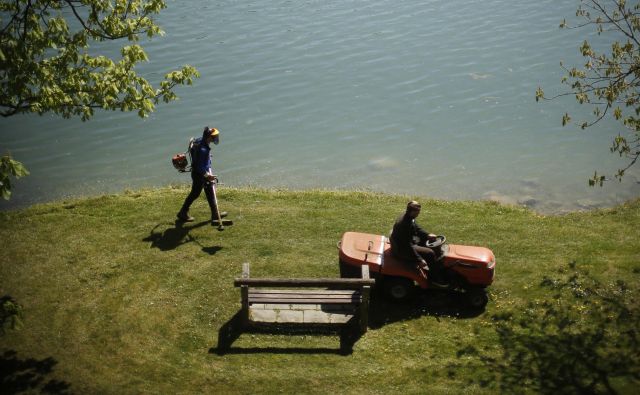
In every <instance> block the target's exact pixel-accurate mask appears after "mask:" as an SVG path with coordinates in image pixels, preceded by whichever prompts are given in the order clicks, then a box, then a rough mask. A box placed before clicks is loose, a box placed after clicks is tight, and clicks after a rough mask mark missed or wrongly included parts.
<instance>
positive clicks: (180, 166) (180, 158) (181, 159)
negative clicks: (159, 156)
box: [171, 153, 189, 173]
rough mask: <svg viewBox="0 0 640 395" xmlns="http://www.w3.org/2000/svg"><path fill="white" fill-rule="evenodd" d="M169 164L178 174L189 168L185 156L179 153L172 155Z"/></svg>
mask: <svg viewBox="0 0 640 395" xmlns="http://www.w3.org/2000/svg"><path fill="white" fill-rule="evenodd" d="M171 163H172V164H173V167H175V168H176V169H177V170H178V171H179V172H180V173H184V172H186V171H187V167H188V166H189V160H187V154H185V153H180V154H175V155H173V158H171Z"/></svg>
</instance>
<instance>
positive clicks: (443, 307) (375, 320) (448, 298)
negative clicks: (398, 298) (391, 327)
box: [369, 290, 484, 329]
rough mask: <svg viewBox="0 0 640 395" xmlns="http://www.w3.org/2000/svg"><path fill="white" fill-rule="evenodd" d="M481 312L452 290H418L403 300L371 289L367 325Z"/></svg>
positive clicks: (381, 325) (472, 315) (374, 325)
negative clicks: (410, 297) (395, 299)
mask: <svg viewBox="0 0 640 395" xmlns="http://www.w3.org/2000/svg"><path fill="white" fill-rule="evenodd" d="M483 312H484V310H481V309H473V308H470V307H468V305H467V301H466V300H465V298H464V295H463V294H461V293H458V292H453V291H444V290H426V291H422V290H420V291H419V292H418V294H417V295H416V296H415V297H414V298H413V299H412V300H411V301H409V302H406V303H397V302H391V301H388V300H387V299H386V298H385V296H384V295H383V294H382V292H375V293H374V294H373V295H372V297H371V304H370V305H369V327H370V328H371V329H378V328H381V327H383V326H384V325H386V324H390V323H393V322H399V321H407V320H413V319H416V318H420V317H423V316H432V317H455V318H463V319H467V318H475V317H478V316H479V315H481V314H482V313H483Z"/></svg>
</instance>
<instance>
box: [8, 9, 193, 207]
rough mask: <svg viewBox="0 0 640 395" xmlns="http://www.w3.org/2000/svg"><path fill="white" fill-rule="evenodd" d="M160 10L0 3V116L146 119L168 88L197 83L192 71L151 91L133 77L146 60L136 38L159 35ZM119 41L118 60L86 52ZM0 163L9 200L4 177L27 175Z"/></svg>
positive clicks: (166, 97)
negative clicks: (130, 115) (109, 113)
mask: <svg viewBox="0 0 640 395" xmlns="http://www.w3.org/2000/svg"><path fill="white" fill-rule="evenodd" d="M165 7H166V4H165V1H163V0H63V1H50V0H0V86H1V89H0V115H2V116H3V117H9V116H12V115H16V114H21V113H37V114H40V115H42V114H44V113H54V114H57V115H61V116H63V117H64V118H69V117H71V116H80V117H81V118H82V120H83V121H86V120H88V119H90V118H91V117H92V116H93V112H94V109H100V108H101V109H105V110H113V111H115V110H121V111H137V112H138V115H139V116H140V117H146V116H148V115H149V114H150V113H151V112H153V111H154V109H155V106H156V104H158V103H159V102H160V101H163V102H165V103H168V102H170V101H173V100H175V99H176V98H177V96H176V94H175V92H174V91H173V89H174V88H175V87H176V86H178V85H191V84H192V82H193V79H194V78H196V77H198V76H199V73H198V71H197V70H196V69H195V68H194V67H193V66H189V65H185V66H183V67H182V68H181V69H180V70H174V71H171V72H169V73H167V74H166V75H165V77H164V80H162V81H161V82H160V83H159V86H158V87H154V86H153V85H152V84H151V83H150V82H149V81H147V80H146V79H145V78H144V77H142V76H140V75H138V74H137V73H136V71H135V70H134V69H135V66H136V65H137V64H138V63H140V62H144V61H147V60H148V57H147V54H146V53H145V51H144V49H143V48H142V46H141V45H140V44H138V42H139V40H140V37H141V36H146V37H148V38H151V37H154V36H157V35H162V34H163V32H162V30H160V27H158V26H157V25H156V24H155V23H154V21H153V16H154V15H156V14H158V13H159V12H160V11H161V10H162V9H164V8H165ZM121 39H122V40H126V41H127V42H128V43H129V45H125V46H123V47H122V48H121V50H120V55H121V59H120V60H117V61H115V60H113V59H111V58H110V57H107V56H104V55H96V54H94V52H96V51H95V49H94V48H92V49H93V51H91V50H90V46H89V44H90V43H91V42H96V43H98V44H99V43H100V42H104V41H112V40H121ZM2 160H3V162H2V166H3V167H2V173H1V174H0V175H1V176H2V178H1V179H0V182H1V184H0V192H1V193H2V196H3V197H4V198H5V199H9V197H10V195H11V185H10V183H9V178H8V176H7V175H6V174H7V171H11V172H12V174H13V175H14V176H16V177H19V176H23V175H26V174H28V172H27V171H26V170H25V169H24V167H23V166H22V164H20V163H19V162H16V161H14V160H12V159H11V158H10V157H8V156H7V157H3V158H2ZM5 166H6V169H9V170H5Z"/></svg>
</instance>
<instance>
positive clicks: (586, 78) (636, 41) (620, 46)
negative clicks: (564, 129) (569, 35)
mask: <svg viewBox="0 0 640 395" xmlns="http://www.w3.org/2000/svg"><path fill="white" fill-rule="evenodd" d="M605 3H606V4H605ZM576 16H578V17H579V18H582V19H583V22H582V23H580V24H578V25H577V26H574V27H569V26H568V25H567V22H566V20H564V21H562V23H561V25H560V27H561V28H582V27H587V26H590V27H594V28H595V29H596V32H597V34H598V35H606V36H607V37H609V36H610V37H614V38H618V37H620V38H621V40H620V41H618V40H617V39H614V40H613V42H612V43H611V47H610V50H609V52H608V53H599V52H598V51H597V50H596V49H595V48H594V47H593V46H592V45H591V44H590V43H589V42H588V41H586V40H585V41H584V42H583V43H582V45H581V46H580V53H581V54H582V56H583V57H584V58H585V63H584V65H583V66H582V67H581V68H578V67H573V68H568V67H566V66H565V65H564V64H562V63H561V67H562V68H563V69H564V70H565V71H566V75H565V76H564V77H563V78H562V83H563V84H565V85H566V86H568V87H569V92H567V93H563V94H560V95H557V96H555V97H552V98H550V99H554V98H557V97H559V96H567V95H574V96H575V99H576V101H577V102H578V103H580V104H590V105H592V106H593V119H592V120H588V121H582V122H580V123H579V125H580V127H581V128H583V129H584V128H588V127H590V126H592V125H594V124H596V123H598V122H599V121H601V120H602V119H604V118H605V117H606V116H612V117H613V118H614V119H615V120H617V121H619V122H620V123H622V125H623V127H624V129H625V130H623V131H621V132H619V133H618V135H617V136H616V137H615V138H614V139H613V141H612V145H611V148H610V149H611V152H615V153H618V154H619V155H620V156H621V157H625V158H627V159H628V162H627V165H626V167H624V168H621V169H618V172H617V174H616V175H615V177H616V178H617V179H618V180H621V179H622V177H623V176H624V173H625V171H626V170H628V169H629V168H630V167H631V166H633V165H634V164H635V163H636V162H637V160H638V157H640V92H639V87H640V37H639V34H640V3H637V2H636V3H635V4H634V5H628V4H627V2H626V0H611V1H609V2H605V1H604V0H581V4H580V6H579V7H578V9H577V11H576ZM540 99H546V97H545V95H544V91H543V90H542V88H538V90H537V91H536V101H538V100H540ZM570 122H571V116H570V115H569V114H565V115H564V116H563V117H562V125H563V126H564V125H567V124H568V123H570ZM605 180H606V177H605V176H604V175H599V174H598V173H597V172H596V173H595V174H594V175H593V177H592V178H591V179H590V180H589V185H592V186H593V185H600V186H602V185H603V182H604V181H605Z"/></svg>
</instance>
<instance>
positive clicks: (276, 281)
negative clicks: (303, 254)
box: [233, 263, 375, 289]
mask: <svg viewBox="0 0 640 395" xmlns="http://www.w3.org/2000/svg"><path fill="white" fill-rule="evenodd" d="M374 284H375V280H373V279H371V278H369V266H367V265H362V277H361V278H290V279H283V278H250V277H249V264H248V263H243V264H242V278H236V279H235V280H234V281H233V285H234V286H236V287H241V286H243V285H244V286H249V287H293V288H296V287H304V288H312V287H316V288H332V289H360V288H362V287H365V286H369V287H370V286H373V285H374Z"/></svg>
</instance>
